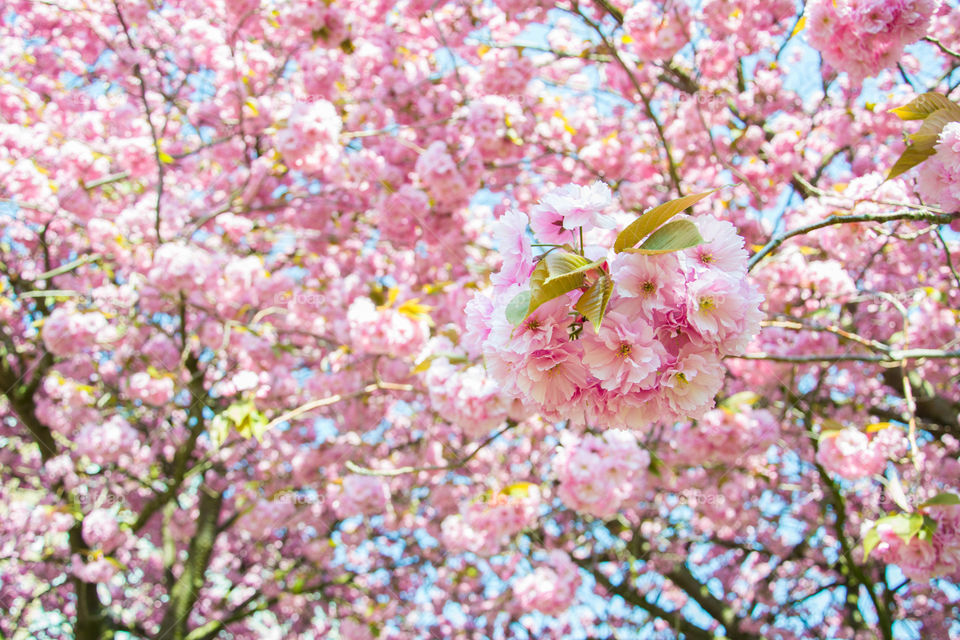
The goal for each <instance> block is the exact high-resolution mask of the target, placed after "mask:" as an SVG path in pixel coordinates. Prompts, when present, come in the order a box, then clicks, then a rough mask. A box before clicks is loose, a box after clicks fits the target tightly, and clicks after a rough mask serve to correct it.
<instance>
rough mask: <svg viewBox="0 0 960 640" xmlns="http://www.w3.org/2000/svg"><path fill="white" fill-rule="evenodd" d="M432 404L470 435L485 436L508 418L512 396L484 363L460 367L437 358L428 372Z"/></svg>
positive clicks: (428, 386)
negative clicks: (502, 390) (486, 369)
mask: <svg viewBox="0 0 960 640" xmlns="http://www.w3.org/2000/svg"><path fill="white" fill-rule="evenodd" d="M424 382H425V383H426V387H427V389H429V392H430V404H431V406H432V407H433V409H434V411H436V412H437V414H438V415H441V416H443V417H444V418H445V419H447V420H449V421H450V422H452V423H453V424H455V425H456V426H457V427H459V429H460V430H461V431H462V432H463V433H464V435H466V436H467V437H468V438H482V437H483V436H485V435H487V434H488V433H489V432H490V430H491V429H494V428H495V427H497V426H499V425H501V424H502V423H503V421H504V420H506V419H507V415H508V409H509V404H510V399H509V398H507V397H505V396H504V395H503V394H502V393H501V392H500V385H498V384H497V382H496V380H494V379H493V378H491V377H490V376H488V375H487V372H486V371H485V370H484V368H483V366H481V365H473V366H471V367H468V368H466V369H459V368H457V367H456V366H454V365H452V364H450V361H449V360H448V359H447V358H443V357H439V358H435V359H434V360H433V361H432V362H431V363H430V368H429V369H428V370H427V371H426V373H425V374H424Z"/></svg>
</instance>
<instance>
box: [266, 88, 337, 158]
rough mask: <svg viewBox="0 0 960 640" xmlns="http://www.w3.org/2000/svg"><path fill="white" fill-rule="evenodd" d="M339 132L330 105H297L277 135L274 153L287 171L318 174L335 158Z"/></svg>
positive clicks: (327, 103) (303, 103)
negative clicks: (276, 152)
mask: <svg viewBox="0 0 960 640" xmlns="http://www.w3.org/2000/svg"><path fill="white" fill-rule="evenodd" d="M342 128H343V122H342V121H341V120H340V115H339V114H338V113H337V109H336V107H334V106H333V105H332V104H331V103H330V102H328V101H326V100H317V101H314V102H297V103H296V104H294V105H293V108H292V109H291V110H290V116H289V117H288V118H287V126H286V127H284V128H283V129H281V130H280V131H278V132H277V149H279V151H280V153H281V154H283V158H284V160H285V161H286V162H287V163H288V164H289V165H290V167H291V168H294V169H298V170H300V171H306V172H314V171H318V170H321V169H323V168H324V165H326V164H332V163H333V161H335V160H336V159H337V158H338V156H339V153H340V147H339V143H338V139H339V136H340V131H341V129H342Z"/></svg>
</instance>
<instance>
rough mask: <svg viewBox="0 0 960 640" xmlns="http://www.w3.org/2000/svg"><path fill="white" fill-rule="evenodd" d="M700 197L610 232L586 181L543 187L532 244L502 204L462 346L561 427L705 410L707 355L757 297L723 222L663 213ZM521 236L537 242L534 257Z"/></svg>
mask: <svg viewBox="0 0 960 640" xmlns="http://www.w3.org/2000/svg"><path fill="white" fill-rule="evenodd" d="M705 196H706V194H699V195H697V196H688V197H687V198H681V199H680V200H677V201H674V202H671V203H667V204H666V205H661V206H660V207H656V208H654V209H651V210H650V211H648V212H647V213H645V214H644V215H643V216H641V217H639V218H637V219H636V220H635V221H634V222H633V223H631V224H630V225H629V226H628V227H627V228H626V229H624V230H623V231H622V232H621V233H619V234H618V235H616V237H614V234H613V232H612V231H610V229H611V228H612V227H615V226H616V225H617V219H618V218H620V219H622V218H625V217H626V216H625V214H618V213H617V212H616V211H614V208H613V202H612V196H611V194H610V191H609V189H607V187H606V186H604V185H602V184H600V183H595V184H593V185H591V186H587V187H579V186H575V185H571V186H567V187H562V188H560V189H557V190H555V191H553V192H551V193H548V194H546V195H545V196H544V197H543V198H542V200H541V202H540V204H539V205H538V206H536V207H534V208H533V209H532V211H531V212H530V218H529V225H530V227H532V229H533V231H534V232H535V240H536V243H531V242H530V237H529V235H528V233H527V224H528V218H527V216H526V215H524V214H523V213H520V212H517V211H512V212H508V213H506V214H504V216H503V217H502V218H501V219H500V221H499V223H498V224H499V229H498V230H497V231H496V232H495V234H496V236H497V240H498V242H499V243H500V246H499V249H500V251H501V252H502V254H503V255H504V262H503V265H502V268H501V269H500V271H499V273H497V274H496V275H495V276H494V278H493V282H494V287H493V289H492V291H488V292H485V293H483V294H480V295H478V296H477V297H475V298H474V300H473V301H472V302H471V303H470V304H469V305H468V308H467V314H468V325H471V324H475V325H477V326H482V327H483V328H484V330H483V331H481V332H479V333H475V334H474V335H473V336H472V337H473V342H474V344H473V345H472V346H473V347H474V348H475V350H476V351H478V352H482V354H483V356H484V358H485V361H486V365H487V368H488V370H489V371H490V373H491V375H492V377H493V378H495V379H496V380H498V381H499V382H500V384H501V385H502V387H503V388H504V389H506V390H507V391H508V392H509V393H512V394H513V395H514V396H516V397H519V398H521V399H522V400H523V401H524V402H526V403H528V404H530V405H531V406H534V407H536V408H537V409H538V411H539V412H540V413H541V414H542V415H544V416H546V417H549V418H554V419H569V420H571V421H572V422H573V423H575V424H584V423H591V424H599V425H602V426H603V427H630V428H643V427H644V426H645V425H648V424H650V423H651V422H656V421H670V420H675V419H678V418H683V417H689V416H698V415H701V414H702V413H703V412H705V411H707V410H708V409H710V408H711V407H712V406H713V402H714V396H715V395H716V393H717V391H718V390H719V389H720V386H721V384H722V381H723V376H724V370H725V369H724V367H723V365H722V363H721V358H723V356H725V355H727V354H736V353H741V352H742V351H743V349H744V348H745V346H746V345H747V343H748V342H749V340H750V339H751V338H752V337H753V336H754V335H755V334H756V333H757V331H758V330H759V320H760V317H761V315H760V312H759V310H758V306H759V303H760V301H761V296H760V295H759V294H758V293H757V291H756V290H755V289H754V288H753V287H752V286H751V285H750V284H749V283H748V282H747V279H746V265H747V254H746V251H744V248H743V239H742V238H740V237H739V236H738V235H737V233H736V230H735V229H734V227H733V225H732V224H730V223H729V222H725V221H720V220H717V219H715V218H713V217H710V216H696V217H690V218H686V217H684V218H681V219H676V220H673V221H672V222H667V220H669V219H670V218H671V217H673V216H674V215H675V214H677V213H679V212H680V211H682V210H683V209H684V208H686V207H687V206H689V205H692V204H693V203H694V202H696V201H697V200H699V199H701V198H702V197H705ZM647 236H648V237H647ZM644 237H647V239H646V240H645V241H644V242H643V243H642V244H641V245H640V247H639V248H634V247H633V245H635V244H637V243H638V242H640V240H642V239H643V238H644ZM611 240H613V242H612V244H613V247H612V248H611V247H610V245H611ZM533 244H536V245H537V246H548V247H549V250H548V251H547V252H546V253H543V254H541V255H538V256H536V257H535V256H534V255H533V252H532V246H533Z"/></svg>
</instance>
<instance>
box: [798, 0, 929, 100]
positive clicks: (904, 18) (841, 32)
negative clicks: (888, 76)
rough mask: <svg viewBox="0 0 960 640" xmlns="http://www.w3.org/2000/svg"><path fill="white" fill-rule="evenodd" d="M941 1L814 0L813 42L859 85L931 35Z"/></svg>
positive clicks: (809, 5)
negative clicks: (912, 45)
mask: <svg viewBox="0 0 960 640" xmlns="http://www.w3.org/2000/svg"><path fill="white" fill-rule="evenodd" d="M939 4H940V3H939V0H894V1H891V0H814V1H813V2H808V3H807V5H806V6H807V13H806V16H807V20H808V22H809V25H808V26H809V27H810V35H809V40H810V44H812V45H813V46H814V47H815V48H816V49H818V50H819V51H820V53H821V54H822V55H823V59H824V62H827V63H829V64H830V65H832V66H833V67H834V68H835V69H836V70H837V71H846V72H848V73H849V74H850V76H851V77H852V78H854V79H855V80H856V81H858V82H859V81H862V80H863V79H864V78H866V77H869V76H872V75H874V74H876V73H877V72H878V71H880V70H881V69H886V68H888V67H892V66H894V65H895V64H896V63H897V61H898V60H900V58H901V57H902V56H903V49H904V47H906V46H907V45H908V44H910V43H912V42H916V41H917V40H918V39H920V38H922V37H923V36H924V34H926V32H927V28H928V27H929V25H930V18H931V17H932V16H933V14H934V12H935V11H936V10H937V7H938V6H939Z"/></svg>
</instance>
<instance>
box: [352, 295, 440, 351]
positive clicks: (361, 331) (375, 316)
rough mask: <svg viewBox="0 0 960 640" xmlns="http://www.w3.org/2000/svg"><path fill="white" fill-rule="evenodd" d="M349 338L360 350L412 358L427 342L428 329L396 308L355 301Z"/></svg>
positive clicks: (363, 299)
mask: <svg viewBox="0 0 960 640" xmlns="http://www.w3.org/2000/svg"><path fill="white" fill-rule="evenodd" d="M347 322H348V323H349V325H350V339H351V341H352V342H353V344H354V346H355V347H356V348H357V349H360V350H362V351H367V352H369V353H379V354H384V355H390V356H394V357H404V356H409V355H412V354H414V353H416V352H417V351H419V350H420V348H421V347H422V346H423V343H424V342H426V339H427V335H428V329H427V325H426V323H425V322H424V321H422V320H415V319H413V318H412V317H410V316H408V315H405V314H403V313H400V312H399V311H397V310H396V309H392V308H387V309H381V308H378V307H377V306H376V305H375V304H374V303H373V300H371V299H370V298H365V297H361V298H356V299H355V300H354V301H353V302H352V303H351V304H350V308H349V309H347Z"/></svg>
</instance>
